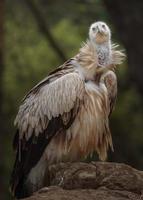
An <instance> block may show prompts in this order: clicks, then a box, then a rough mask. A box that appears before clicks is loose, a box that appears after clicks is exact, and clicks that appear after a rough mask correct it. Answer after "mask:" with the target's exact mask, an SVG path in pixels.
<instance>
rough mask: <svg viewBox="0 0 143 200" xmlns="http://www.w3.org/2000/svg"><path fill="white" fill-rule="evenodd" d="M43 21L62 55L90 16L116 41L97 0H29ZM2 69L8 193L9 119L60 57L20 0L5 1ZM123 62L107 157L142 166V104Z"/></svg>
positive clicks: (74, 46) (72, 49)
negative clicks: (111, 150) (106, 27)
mask: <svg viewBox="0 0 143 200" xmlns="http://www.w3.org/2000/svg"><path fill="white" fill-rule="evenodd" d="M35 2H36V3H37V6H38V7H39V9H40V10H41V12H42V14H43V16H44V18H45V21H46V22H47V26H48V27H49V29H50V30H51V33H52V35H53V36H54V37H55V39H56V41H57V43H58V44H59V45H60V48H61V49H62V50H63V52H65V54H66V56H67V57H68V58H70V57H72V56H73V55H75V54H76V52H77V51H78V49H79V47H80V45H81V43H82V41H85V40H86V38H87V35H88V27H89V25H90V23H92V22H94V21H95V20H104V21H106V22H107V23H108V24H109V25H110V27H111V28H112V30H113V41H116V42H117V43H120V40H119V36H120V33H116V31H115V28H114V25H113V24H112V22H111V21H110V17H109V13H108V12H107V11H106V9H105V7H104V5H103V2H102V0H95V1H93V0H89V1H83V2H82V1H80V0H79V1H66V0H62V1H58V0H54V1H53V0H49V1H46V0H41V1H38V0H37V1H35ZM4 25H5V50H4V56H5V71H4V77H3V82H4V107H3V110H4V115H5V127H6V132H5V135H6V137H4V144H5V145H4V146H5V148H4V164H3V165H4V168H3V170H4V172H3V174H4V177H5V179H4V180H5V182H4V183H3V184H4V186H5V191H4V193H5V194H6V196H7V197H6V199H9V198H10V197H9V196H8V181H9V176H10V171H11V169H12V162H13V161H12V160H13V157H14V154H13V151H12V138H13V136H14V132H15V129H14V127H13V121H14V118H15V115H16V113H17V110H18V106H19V105H20V100H21V99H22V98H23V97H24V95H25V94H26V92H27V91H28V90H29V89H31V87H33V86H34V85H35V84H36V83H37V82H38V81H40V80H41V79H42V78H44V77H45V76H47V75H48V72H49V71H51V70H52V69H54V68H55V67H56V66H59V65H60V64H62V63H61V61H60V60H59V58H58V57H57V55H56V53H55V52H54V50H53V49H52V48H51V46H50V44H49V41H48V40H47V39H46V38H45V37H44V35H43V34H42V33H41V32H40V31H39V29H38V26H37V22H36V20H35V18H34V17H33V15H32V13H31V12H30V9H29V8H28V6H27V4H26V2H25V1H22V0H21V1H20V0H13V1H11V0H7V2H6V15H5V24H4ZM122 45H123V44H122ZM128 70H129V68H128V66H127V62H126V63H124V64H123V66H121V67H120V69H118V73H117V74H118V79H119V84H118V87H119V92H118V99H117V105H116V109H115V111H114V112H113V115H112V117H111V129H112V135H113V141H114V149H115V152H114V153H110V155H109V160H111V161H116V162H125V163H129V164H131V165H133V166H135V167H137V168H140V169H143V159H142V154H143V134H142V132H143V123H142V119H143V108H142V96H141V95H140V94H139V93H138V92H137V90H136V89H135V88H134V87H132V88H131V87H130V86H127V85H128V83H127V82H128Z"/></svg>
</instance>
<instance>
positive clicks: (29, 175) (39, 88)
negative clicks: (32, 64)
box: [11, 35, 124, 197]
mask: <svg viewBox="0 0 143 200" xmlns="http://www.w3.org/2000/svg"><path fill="white" fill-rule="evenodd" d="M101 36H102V35H98V41H99V38H100V37H101ZM105 38H107V39H108V37H107V35H106V37H104V40H105ZM101 41H102V37H101V38H100V43H101ZM123 58H124V54H123V53H122V52H121V51H117V50H116V47H115V46H114V45H112V47H111V53H110V54H109V61H108V62H107V63H109V65H107V66H100V65H99V58H98V53H97V51H96V48H95V47H94V45H93V43H92V42H91V41H90V40H88V41H87V43H85V44H84V45H83V46H82V48H81V49H80V50H79V53H78V54H77V55H76V56H75V57H74V58H72V59H70V60H69V61H67V62H66V63H64V64H63V65H62V66H61V67H59V68H57V69H56V70H55V71H53V72H52V73H51V74H50V75H49V76H48V77H47V78H46V79H44V80H43V81H41V82H40V83H39V84H38V85H36V86H35V87H34V88H33V89H32V90H31V91H30V92H29V93H28V94H27V95H26V96H25V98H24V100H23V102H22V105H21V106H20V108H19V112H18V114H17V117H16V120H15V125H17V128H18V132H17V134H16V137H15V140H14V146H15V148H16V151H17V155H18V156H17V159H16V162H15V167H14V171H13V174H12V181H11V182H12V191H14V193H15V195H16V196H18V197H21V196H22V194H21V193H20V192H21V190H22V189H21V190H20V189H19V188H18V186H19V185H18V184H19V183H21V182H22V181H23V182H24V183H23V182H22V184H25V185H27V186H28V187H29V188H30V192H33V191H35V190H37V189H39V188H40V187H42V186H43V179H44V174H45V173H46V168H47V167H48V165H49V164H53V163H56V162H60V161H76V160H79V159H81V158H84V157H86V156H88V155H89V154H92V153H93V152H94V151H96V152H97V153H98V155H99V158H100V159H101V160H105V159H106V158H107V151H108V148H109V146H110V147H111V149H113V145H112V137H111V133H110V129H109V115H110V113H111V111H112V109H113V107H114V103H115V99H116V94H117V78H116V74H115V72H114V70H115V65H118V64H121V63H122V60H123ZM107 59H108V57H107ZM103 63H104V62H103ZM33 157H34V158H33ZM23 177H24V180H23V179H22V178H23ZM21 179H22V181H21ZM20 181H21V182H20Z"/></svg>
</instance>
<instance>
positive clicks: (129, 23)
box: [103, 0, 143, 95]
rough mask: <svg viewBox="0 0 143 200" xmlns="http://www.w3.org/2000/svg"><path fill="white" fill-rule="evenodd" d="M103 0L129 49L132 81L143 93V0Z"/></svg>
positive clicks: (127, 49)
mask: <svg viewBox="0 0 143 200" xmlns="http://www.w3.org/2000/svg"><path fill="white" fill-rule="evenodd" d="M103 1H104V4H105V6H106V8H107V10H108V11H109V14H110V15H111V18H112V20H113V22H114V24H115V27H116V28H117V32H118V34H119V37H120V38H121V40H122V42H123V44H124V46H125V48H126V51H127V56H128V65H129V78H130V83H134V84H135V85H136V86H137V88H138V90H139V92H140V93H141V94H142V95H143V66H142V65H143V1H136V0H132V1H130V0H126V1H124V0H116V1H113V0H103Z"/></svg>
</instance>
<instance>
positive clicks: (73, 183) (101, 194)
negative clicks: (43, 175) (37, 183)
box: [26, 162, 143, 200]
mask: <svg viewBox="0 0 143 200" xmlns="http://www.w3.org/2000/svg"><path fill="white" fill-rule="evenodd" d="M49 172H50V177H48V179H49V181H48V182H45V185H49V186H48V187H45V188H42V189H41V190H40V191H38V192H36V193H35V194H34V195H33V196H31V197H29V198H26V200H143V172H142V171H139V170H136V169H134V168H132V167H130V166H128V165H125V164H119V163H109V162H91V163H82V162H78V163H61V164H58V165H53V166H51V167H50V169H49Z"/></svg>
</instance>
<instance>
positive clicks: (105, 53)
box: [92, 40, 112, 67]
mask: <svg viewBox="0 0 143 200" xmlns="http://www.w3.org/2000/svg"><path fill="white" fill-rule="evenodd" d="M92 45H93V48H94V49H95V51H96V53H97V57H98V65H99V66H104V67H106V66H108V65H110V64H111V62H112V61H111V60H112V59H111V42H110V40H109V41H106V42H103V43H92Z"/></svg>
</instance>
